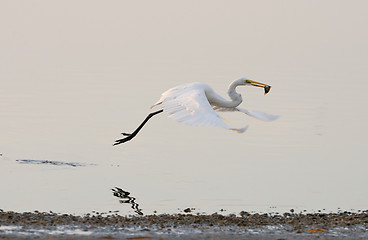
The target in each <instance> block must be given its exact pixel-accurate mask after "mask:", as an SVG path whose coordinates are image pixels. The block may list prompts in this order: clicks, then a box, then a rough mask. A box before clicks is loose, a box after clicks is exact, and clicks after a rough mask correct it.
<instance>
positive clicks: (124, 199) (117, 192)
mask: <svg viewBox="0 0 368 240" xmlns="http://www.w3.org/2000/svg"><path fill="white" fill-rule="evenodd" d="M111 190H112V194H113V195H114V196H115V197H118V198H120V199H121V200H120V201H119V202H120V203H129V204H131V205H132V208H133V209H134V212H136V213H138V214H139V215H143V212H142V209H140V208H138V207H139V204H138V203H136V202H135V197H132V196H129V195H130V192H127V191H124V190H123V189H121V188H118V187H115V189H114V188H113V189H111Z"/></svg>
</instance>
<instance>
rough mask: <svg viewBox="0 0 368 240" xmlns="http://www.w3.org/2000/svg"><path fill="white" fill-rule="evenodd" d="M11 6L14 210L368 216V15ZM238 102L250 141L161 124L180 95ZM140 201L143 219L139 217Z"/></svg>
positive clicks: (0, 74)
mask: <svg viewBox="0 0 368 240" xmlns="http://www.w3.org/2000/svg"><path fill="white" fill-rule="evenodd" d="M143 5H144V7H143V8H142V2H139V3H132V2H120V1H113V2H111V3H109V4H104V3H102V2H97V1H96V2H93V1H78V2H76V3H75V4H74V3H73V6H72V7H71V5H70V4H69V3H67V2H62V1H60V2H49V1H38V2H37V4H34V3H29V2H15V1H2V2H1V3H0V20H1V21H0V26H1V29H2V37H1V38H0V52H1V55H0V153H2V156H1V157H0V169H1V174H0V192H1V196H0V208H1V209H4V210H12V211H34V210H39V211H50V210H51V211H54V212H63V213H76V214H84V213H88V212H91V211H98V212H106V211H109V210H111V211H115V210H119V211H120V213H122V214H137V213H136V212H135V211H136V210H137V208H136V209H133V208H131V205H130V203H131V199H129V198H125V199H123V201H128V204H121V203H119V200H121V198H120V199H119V198H117V197H115V196H113V192H112V190H111V189H112V188H114V187H119V188H121V189H123V190H124V191H127V192H130V195H128V196H129V197H134V198H135V199H134V201H135V203H138V204H139V209H141V211H142V212H143V213H144V214H150V213H153V212H154V211H157V212H158V213H176V212H179V211H183V210H184V209H186V208H188V207H191V208H195V209H196V210H195V212H199V213H202V212H205V213H213V212H219V211H220V210H221V209H224V210H226V211H225V213H233V212H234V213H239V212H240V211H242V210H245V211H257V212H278V211H279V212H283V211H288V210H289V209H291V208H293V209H296V210H297V211H302V210H304V209H305V210H307V211H315V210H318V209H325V211H338V210H339V209H340V210H351V209H354V210H359V209H367V208H368V204H367V201H366V199H367V198H368V190H367V187H366V185H367V182H368V175H367V174H366V169H367V167H368V161H367V157H366V156H367V154H368V148H367V136H368V127H367V121H368V111H367V107H366V103H367V102H368V97H367V94H366V93H365V90H366V88H367V87H368V83H367V76H368V68H367V63H368V47H367V45H366V43H367V40H368V39H367V38H368V33H367V32H366V31H365V30H364V29H366V23H367V22H368V12H367V11H368V10H367V9H368V6H367V5H368V4H367V3H366V2H365V1H354V2H351V1H298V2H295V1H259V2H257V3H256V2H254V1H232V2H231V3H229V2H228V1H201V2H200V3H198V2H197V1H192V2H190V1H185V2H181V3H178V2H172V1H155V2H152V1H146V2H144V4H143ZM242 76H244V77H248V78H252V79H254V80H256V81H260V82H264V83H267V84H269V85H271V86H272V89H271V91H270V93H269V94H268V95H266V96H264V95H263V92H262V90H261V89H258V88H250V87H247V88H244V87H243V88H239V89H238V90H239V92H241V93H242V95H243V97H244V102H243V104H242V105H241V106H242V107H244V108H247V109H253V110H260V111H264V112H267V113H271V114H277V115H280V118H279V119H278V120H277V121H275V122H262V121H258V120H256V119H251V118H249V117H247V116H245V115H242V114H241V113H227V114H224V117H225V118H227V119H228V120H229V121H230V125H231V126H235V127H243V126H245V125H246V124H249V129H248V130H247V132H245V133H244V134H236V133H233V132H231V131H226V130H223V129H217V128H211V127H207V128H206V127H204V128H199V127H191V126H186V125H183V124H179V123H177V122H175V121H172V120H170V119H168V118H167V117H165V116H164V115H161V116H160V115H158V116H157V117H154V118H153V119H152V120H151V121H150V122H149V123H148V125H147V126H146V127H145V128H144V129H143V130H142V132H141V133H140V134H139V136H138V137H137V138H135V139H134V140H133V141H131V142H128V143H126V144H124V145H119V146H115V147H112V144H113V142H114V140H115V139H117V138H120V137H121V135H119V133H120V132H122V131H124V132H129V131H132V130H134V129H135V128H136V127H137V125H138V124H139V123H140V122H141V121H142V120H143V119H144V118H145V116H146V115H147V114H148V113H149V112H150V109H149V106H151V105H152V104H153V103H154V102H155V101H157V99H158V98H159V96H160V94H161V93H162V92H163V91H165V90H166V89H168V88H170V87H173V86H175V85H178V84H182V83H186V82H194V81H201V82H206V83H208V84H210V85H211V86H213V88H214V89H215V90H216V91H217V92H218V93H220V94H223V95H225V94H226V90H227V86H228V84H229V83H230V82H231V81H232V80H234V79H236V78H238V77H242ZM129 201H130V203H129Z"/></svg>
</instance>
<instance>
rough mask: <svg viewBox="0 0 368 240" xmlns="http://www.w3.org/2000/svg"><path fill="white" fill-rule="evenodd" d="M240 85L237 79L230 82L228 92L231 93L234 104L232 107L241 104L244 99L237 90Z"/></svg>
mask: <svg viewBox="0 0 368 240" xmlns="http://www.w3.org/2000/svg"><path fill="white" fill-rule="evenodd" d="M238 85H239V84H238V83H237V82H236V81H234V82H233V83H231V84H230V86H229V90H227V94H229V97H230V98H231V100H232V102H231V104H232V105H234V106H232V107H237V106H239V104H240V103H242V101H243V99H242V96H241V95H240V94H239V93H237V92H236V90H235V89H236V87H237V86H238Z"/></svg>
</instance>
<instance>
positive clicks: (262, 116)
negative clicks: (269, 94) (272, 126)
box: [235, 107, 279, 121]
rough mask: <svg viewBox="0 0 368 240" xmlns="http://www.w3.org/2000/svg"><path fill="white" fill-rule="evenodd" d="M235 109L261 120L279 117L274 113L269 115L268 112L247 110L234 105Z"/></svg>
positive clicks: (271, 119)
mask: <svg viewBox="0 0 368 240" xmlns="http://www.w3.org/2000/svg"><path fill="white" fill-rule="evenodd" d="M235 109H236V110H238V111H240V112H243V113H245V114H247V115H249V116H251V117H254V118H257V119H259V120H263V121H273V120H276V119H278V118H279V116H276V115H271V114H268V113H264V112H260V111H255V110H247V109H244V108H240V107H236V108H235Z"/></svg>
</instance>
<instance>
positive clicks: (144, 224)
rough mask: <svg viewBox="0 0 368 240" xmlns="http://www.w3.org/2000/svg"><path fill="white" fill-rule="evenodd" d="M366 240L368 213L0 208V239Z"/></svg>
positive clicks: (367, 236)
mask: <svg viewBox="0 0 368 240" xmlns="http://www.w3.org/2000/svg"><path fill="white" fill-rule="evenodd" d="M30 238H32V239H45V238H47V239H368V211H360V212H358V213H352V212H341V213H312V214H302V213H293V212H288V213H284V214H282V215H270V214H249V213H247V212H241V213H240V214H239V215H227V216H224V215H220V214H212V215H193V214H192V213H188V214H173V215H169V214H161V215H147V216H138V215H137V216H120V215H117V214H110V215H102V214H87V215H85V216H74V215H69V214H56V213H41V212H25V213H16V212H4V211H0V239H30Z"/></svg>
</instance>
